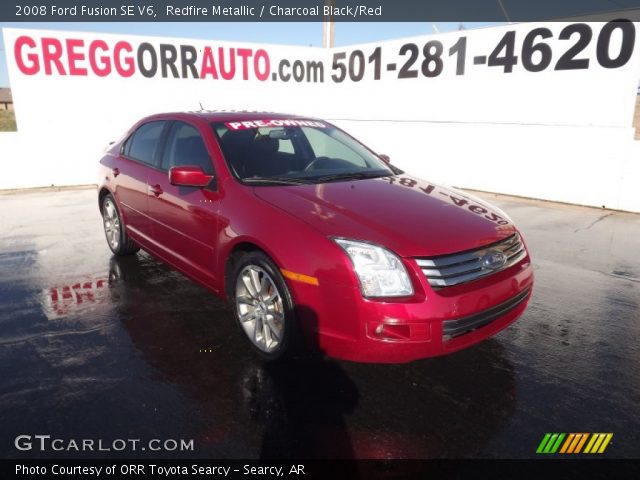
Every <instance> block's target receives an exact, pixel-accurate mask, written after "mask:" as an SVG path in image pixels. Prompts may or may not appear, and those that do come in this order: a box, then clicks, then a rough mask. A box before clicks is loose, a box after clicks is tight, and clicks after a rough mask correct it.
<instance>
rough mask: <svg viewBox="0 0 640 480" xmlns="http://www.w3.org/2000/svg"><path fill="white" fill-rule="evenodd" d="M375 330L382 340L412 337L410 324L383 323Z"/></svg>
mask: <svg viewBox="0 0 640 480" xmlns="http://www.w3.org/2000/svg"><path fill="white" fill-rule="evenodd" d="M374 332H375V334H376V336H377V337H378V338H379V339H381V340H409V339H410V338H411V327H410V326H409V325H395V324H389V323H386V324H385V323H383V324H380V325H378V326H377V327H376V329H375V330H374Z"/></svg>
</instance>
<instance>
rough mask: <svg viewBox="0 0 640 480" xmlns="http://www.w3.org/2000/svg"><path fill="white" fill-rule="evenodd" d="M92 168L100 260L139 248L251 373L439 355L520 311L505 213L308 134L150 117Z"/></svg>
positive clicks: (518, 273)
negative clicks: (199, 293) (220, 322)
mask: <svg viewBox="0 0 640 480" xmlns="http://www.w3.org/2000/svg"><path fill="white" fill-rule="evenodd" d="M416 155H421V153H420V152H416ZM100 169H101V173H100V178H101V184H100V186H99V189H98V190H99V206H100V212H101V214H102V218H103V223H104V230H105V234H106V238H107V241H108V244H109V247H110V248H111V250H112V251H113V253H114V254H115V255H127V254H134V253H136V252H137V251H138V250H139V249H140V248H142V249H144V250H145V251H147V252H149V253H150V254H152V255H153V256H155V257H158V258H160V259H161V260H163V261H164V262H166V263H168V264H170V265H171V266H173V267H174V268H176V269H178V270H179V271H181V272H182V273H184V274H185V275H187V276H188V277H190V278H191V279H193V280H195V281H197V282H198V283H200V284H202V285H203V286H205V287H206V288H208V289H209V290H211V291H213V292H214V293H216V294H217V295H219V296H221V297H223V298H224V299H226V300H228V301H229V303H230V304H231V305H232V307H233V310H234V312H235V318H236V321H237V323H238V326H239V327H240V328H239V331H240V332H241V334H243V335H245V336H246V338H247V339H248V340H249V342H250V345H251V346H252V347H253V348H254V350H255V351H256V352H257V353H258V354H260V355H262V356H263V357H264V358H266V359H277V358H280V357H283V356H285V355H289V354H291V352H292V351H293V350H294V349H295V347H296V346H310V347H314V348H318V349H319V350H320V351H322V352H324V353H326V354H327V355H329V356H332V357H336V358H342V359H347V360H353V361H359V362H379V363H396V362H398V363H399V362H408V361H412V360H415V359H419V358H424V357H431V356H436V355H443V354H447V353H451V352H454V351H456V350H460V349H462V348H465V347H468V346H470V345H473V344H475V343H477V342H479V341H481V340H483V339H485V338H487V337H490V336H491V335H494V334H495V333H497V332H499V331H500V330H502V329H503V328H505V327H507V326H508V325H509V324H511V323H512V322H513V321H515V320H516V319H517V318H518V317H519V316H520V315H521V314H522V313H523V311H524V309H525V308H526V305H527V303H528V301H529V299H530V297H531V293H532V288H533V268H532V265H531V259H530V257H529V253H528V251H527V248H526V245H525V242H524V239H523V238H522V236H521V234H520V233H519V232H518V230H517V228H516V227H515V226H514V225H513V223H512V222H511V220H510V219H509V218H508V217H507V216H506V214H504V213H503V212H502V211H500V210H499V209H497V208H495V207H493V206H491V205H488V204H487V203H485V202H483V201H481V200H479V199H477V198H474V197H472V196H470V195H468V194H466V193H462V192H460V191H457V190H452V189H448V188H444V187H441V186H438V185H435V184H432V183H429V182H426V181H423V180H420V179H418V178H414V177H412V176H410V175H406V174H404V172H402V171H401V170H399V169H398V168H396V167H395V166H393V165H391V164H390V163H389V159H388V157H386V156H384V155H378V154H376V153H374V152H373V151H372V150H370V149H369V148H367V147H366V146H364V145H363V144H361V143H359V142H358V141H357V140H355V139H354V138H353V137H351V136H349V135H348V134H346V133H345V132H343V131H342V130H340V129H338V128H337V127H335V126H333V125H331V124H330V123H328V122H325V121H322V120H317V119H307V118H301V117H292V116H285V115H279V114H268V113H247V112H242V113H237V112H236V113H229V112H210V111H200V112H189V113H168V114H160V115H154V116H151V117H147V118H145V119H143V120H141V121H140V122H138V123H137V124H136V125H134V126H133V127H132V128H131V130H130V131H129V132H128V133H127V134H126V135H125V136H124V137H123V138H122V140H120V141H118V142H116V143H114V144H112V145H111V146H110V147H108V150H107V152H106V154H105V156H104V157H103V158H102V160H101V161H100ZM213 320H214V319H212V321H213ZM149 328H153V325H149Z"/></svg>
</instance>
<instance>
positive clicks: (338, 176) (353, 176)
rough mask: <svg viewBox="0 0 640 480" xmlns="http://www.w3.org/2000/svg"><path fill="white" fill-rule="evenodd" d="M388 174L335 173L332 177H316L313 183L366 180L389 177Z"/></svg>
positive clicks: (377, 172) (376, 172) (379, 172)
mask: <svg viewBox="0 0 640 480" xmlns="http://www.w3.org/2000/svg"><path fill="white" fill-rule="evenodd" d="M388 176H389V173H388V172H381V171H375V172H349V173H334V174H332V175H324V176H322V177H314V178H313V181H314V182H317V183H322V182H332V181H335V180H365V179H367V178H378V177H388Z"/></svg>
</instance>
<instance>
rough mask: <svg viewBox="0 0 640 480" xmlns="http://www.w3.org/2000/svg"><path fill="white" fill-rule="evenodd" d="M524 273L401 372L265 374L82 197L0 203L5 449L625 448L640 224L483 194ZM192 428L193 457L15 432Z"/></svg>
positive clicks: (208, 305)
mask: <svg viewBox="0 0 640 480" xmlns="http://www.w3.org/2000/svg"><path fill="white" fill-rule="evenodd" d="M482 196H483V197H484V198H486V199H487V200H489V201H491V202H494V203H495V204H497V205H498V206H500V207H501V208H503V209H504V210H506V211H507V212H508V213H509V214H510V215H511V217H512V218H513V219H514V221H516V223H517V224H518V225H519V226H520V227H521V229H522V231H523V233H524V235H525V238H526V240H527V242H528V244H529V247H530V250H531V253H532V256H533V259H534V265H535V273H536V287H535V293H534V297H533V299H532V301H531V304H530V306H529V308H528V310H527V311H526V313H525V314H524V316H523V317H522V318H521V319H520V320H519V321H517V322H516V323H515V324H514V325H512V326H511V327H509V328H508V329H506V330H505V331H503V332H501V333H500V334H499V335H497V336H496V337H494V338H492V339H490V340H488V341H485V342H484V343H481V344H480V345H477V346H475V347H473V348H471V349H468V350H466V351H462V352H460V353H457V354H454V355H451V356H448V357H442V358H435V359H426V360H421V361H417V362H414V363H411V364H406V365H364V364H353V363H347V362H339V361H334V360H328V359H327V360H324V361H310V360H301V361H299V362H295V363H293V364H290V365H286V366H282V365H265V364H263V363H261V362H260V361H258V360H256V359H255V357H253V356H252V354H251V352H250V351H249V349H248V347H247V346H246V345H245V340H244V339H243V338H241V337H240V335H239V334H238V333H237V330H236V326H235V325H234V324H233V319H232V316H231V314H230V312H229V311H228V310H227V309H226V308H225V306H224V305H223V304H222V303H221V302H220V301H218V300H217V299H216V298H214V297H213V296H212V295H211V294H209V293H207V292H206V291H205V290H204V289H202V288H201V287H199V286H197V285H195V284H194V283H192V282H191V281H189V280H187V279H186V278H184V277H183V276H182V275H181V274H179V273H176V272H174V271H172V270H171V269H169V268H168V267H166V266H165V265H163V264H162V263H160V262H159V261H157V260H155V259H153V258H151V257H150V256H148V255H146V254H144V253H139V254H138V255H137V256H136V257H132V258H126V259H116V258H113V257H112V256H111V254H110V251H109V249H108V247H107V245H106V242H105V239H104V236H103V233H102V225H101V221H100V217H99V214H98V210H97V206H96V205H97V202H96V192H95V191H94V190H69V191H60V192H35V193H20V194H8V195H0V379H1V383H0V432H1V434H0V436H1V442H0V455H1V456H2V457H13V458H27V457H56V458H65V457H71V458H82V457H93V458H95V457H104V456H114V457H115V456H118V457H141V458H154V457H155V458H157V457H208V458H274V457H275V458H281V457H285V458H313V457H320V458H338V457H341V458H344V457H351V458H354V457H355V458H431V457H492V458H496V457H497V458H512V457H516V458H522V457H534V456H535V450H536V447H537V446H538V444H539V443H540V440H541V439H542V437H543V435H544V434H545V433H546V432H612V433H613V434H614V436H613V440H612V441H611V443H610V445H609V446H608V448H607V451H606V454H605V455H606V456H607V457H609V458H611V457H632V458H638V457H640V370H639V367H640V346H639V345H640V215H633V214H625V213H617V212H611V211H604V210H597V209H590V208H581V207H574V206H567V205H558V204H552V203H543V202H538V201H532V200H521V199H513V198H509V197H501V196H496V195H489V194H482ZM35 434H49V435H51V436H52V438H61V439H65V440H69V439H83V438H91V439H99V438H101V439H103V440H104V441H105V443H106V444H110V442H111V441H112V440H114V439H138V438H139V439H142V441H146V440H149V439H156V438H157V439H163V440H164V439H178V440H179V439H193V440H194V451H193V452H180V451H172V452H150V451H148V449H147V450H146V451H135V452H132V451H130V450H127V451H125V452H113V451H112V452H103V453H96V452H88V453H85V454H82V453H76V452H70V453H67V452H51V451H47V452H40V451H37V450H30V451H18V450H16V448H15V447H14V438H15V437H16V436H18V435H35Z"/></svg>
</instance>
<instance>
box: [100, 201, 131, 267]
mask: <svg viewBox="0 0 640 480" xmlns="http://www.w3.org/2000/svg"><path fill="white" fill-rule="evenodd" d="M102 225H103V226H104V235H105V237H106V238H107V243H108V244H109V248H110V249H111V251H112V252H113V253H114V255H118V256H120V255H131V254H133V253H136V252H137V251H138V250H140V247H138V246H137V245H136V244H135V243H133V241H132V240H131V239H130V238H129V236H128V235H127V232H126V231H125V228H124V223H123V222H122V219H121V218H120V213H119V212H118V208H117V207H116V202H115V200H114V199H113V197H112V196H111V195H110V194H109V195H106V196H105V197H104V199H103V200H102Z"/></svg>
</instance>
